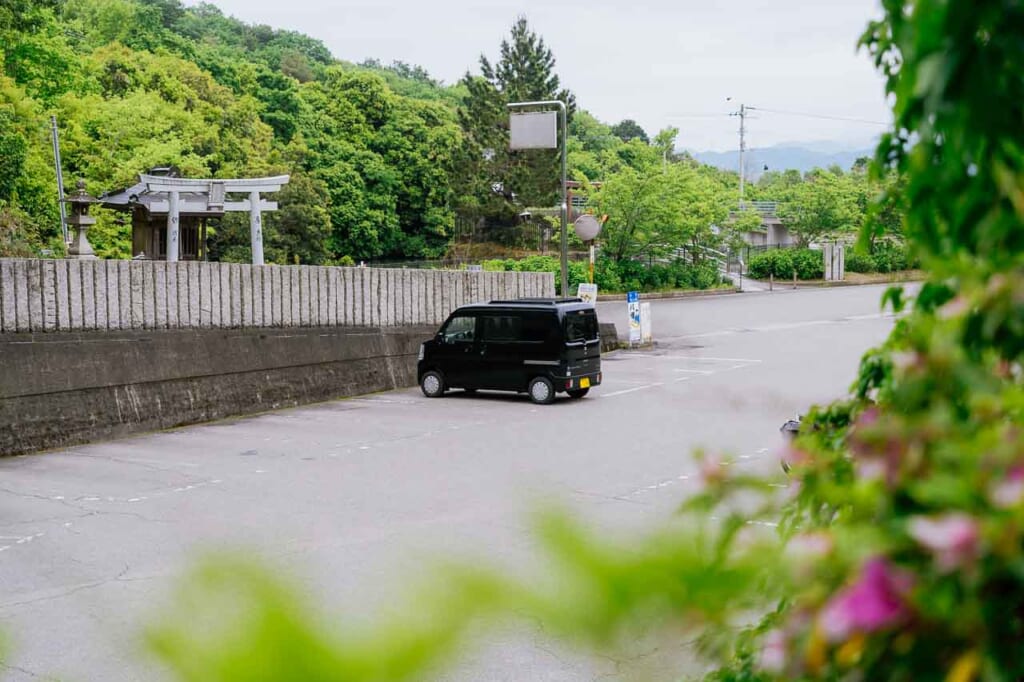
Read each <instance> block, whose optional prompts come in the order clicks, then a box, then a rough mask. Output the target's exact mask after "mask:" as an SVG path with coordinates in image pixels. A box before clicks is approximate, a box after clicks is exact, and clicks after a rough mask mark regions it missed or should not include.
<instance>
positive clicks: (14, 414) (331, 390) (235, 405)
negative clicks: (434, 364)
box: [0, 326, 435, 455]
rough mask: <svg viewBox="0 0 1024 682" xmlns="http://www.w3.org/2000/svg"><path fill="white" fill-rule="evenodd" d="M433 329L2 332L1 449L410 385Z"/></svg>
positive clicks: (28, 448) (40, 446)
mask: <svg viewBox="0 0 1024 682" xmlns="http://www.w3.org/2000/svg"><path fill="white" fill-rule="evenodd" d="M434 331H435V327H434V326H413V327H404V328H401V329H396V328H379V329H373V328H362V329H353V328H348V329H340V328H336V329H291V330H282V329H261V330H220V329H206V330H181V331H168V330H163V331H119V332H108V333H105V334H96V333H81V334H76V333H61V332H55V333H50V334H5V335H3V336H0V455H10V454H18V453H22V452H30V451H33V450H40V449H45V448H52V447H58V446H65V445H71V444H75V443H81V442H86V441H91V440H99V439H104V438H110V437H116V436H121V435H125V434H129V433H133V432H139V431H152V430H157V429H163V428H169V427H173V426H179V425H183V424H191V423H196V422H202V421H209V420H213V419H220V418H223V417H228V416H232V415H243V414H251V413H254V412H260V411H263V410H270V409H275V408H279V407H287V406H293V405H299V404H303V403H310V402H316V401H321V400H329V399H332V398H339V397H345V396H353V395H359V394H362V393H369V392H373V391H382V390H387V389H392V388H397V387H402V386H412V385H415V384H416V373H415V369H416V354H417V351H418V349H419V344H420V342H421V341H423V340H424V339H426V338H429V337H430V336H431V334H433V333H434Z"/></svg>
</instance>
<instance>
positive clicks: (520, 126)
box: [508, 100, 569, 296]
mask: <svg viewBox="0 0 1024 682" xmlns="http://www.w3.org/2000/svg"><path fill="white" fill-rule="evenodd" d="M528 107H557V108H558V111H557V112H556V111H540V112H531V113H512V114H511V115H510V116H509V149H511V150H513V151H515V150H517V149H555V148H557V147H559V146H561V148H562V206H561V215H562V289H561V291H562V295H563V296H567V295H568V294H569V227H568V221H569V217H568V216H569V208H568V203H567V201H568V200H567V197H566V191H567V188H566V183H565V180H566V149H565V147H566V140H567V134H566V128H567V126H566V111H565V102H562V101H560V100H544V101H542V102H513V103H512V104H509V105H508V108H509V109H512V110H516V109H523V108H528ZM559 113H560V114H561V115H562V144H561V145H559V144H558V130H557V128H556V127H555V126H556V124H557V114H559Z"/></svg>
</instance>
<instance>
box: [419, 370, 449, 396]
mask: <svg viewBox="0 0 1024 682" xmlns="http://www.w3.org/2000/svg"><path fill="white" fill-rule="evenodd" d="M420 390H421V391H423V395H425V396H427V397H428V398H440V397H441V396H443V395H444V377H443V376H441V373H440V372H436V371H434V370H430V371H429V372H427V373H426V374H424V375H423V378H422V379H420Z"/></svg>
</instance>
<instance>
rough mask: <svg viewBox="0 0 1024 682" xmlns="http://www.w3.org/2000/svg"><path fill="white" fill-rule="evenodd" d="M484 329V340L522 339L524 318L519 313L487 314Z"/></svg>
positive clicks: (507, 340)
mask: <svg viewBox="0 0 1024 682" xmlns="http://www.w3.org/2000/svg"><path fill="white" fill-rule="evenodd" d="M483 320H484V325H483V330H482V332H481V333H482V335H483V337H482V338H483V340H484V341H499V342H500V341H505V342H509V341H521V340H522V333H523V318H522V317H520V316H519V315H485V316H484V318H483Z"/></svg>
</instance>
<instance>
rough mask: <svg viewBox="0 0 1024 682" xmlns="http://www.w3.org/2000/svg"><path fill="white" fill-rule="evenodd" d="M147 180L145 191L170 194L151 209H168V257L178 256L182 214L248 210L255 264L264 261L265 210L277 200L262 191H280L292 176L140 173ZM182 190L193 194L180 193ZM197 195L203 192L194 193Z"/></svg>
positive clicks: (271, 206) (274, 206)
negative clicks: (200, 176)
mask: <svg viewBox="0 0 1024 682" xmlns="http://www.w3.org/2000/svg"><path fill="white" fill-rule="evenodd" d="M139 178H140V179H141V180H142V182H144V183H145V184H146V191H147V192H150V193H155V192H161V193H166V194H167V203H166V205H165V204H163V202H158V203H154V204H152V205H151V207H150V210H153V211H161V210H166V211H167V260H168V261H176V260H178V251H179V247H178V222H179V215H180V214H181V213H182V212H184V213H190V212H209V211H211V210H213V211H216V210H217V209H220V210H221V211H222V212H224V213H231V212H237V211H248V212H249V236H250V238H251V240H252V264H253V265H263V217H262V215H261V213H262V211H276V210H277V202H276V201H264V200H263V199H262V198H261V197H260V192H277V191H279V190H280V189H281V186H282V185H285V184H287V183H288V180H289V178H290V176H287V175H278V176H275V177H272V178H245V179H237V180H198V179H195V178H171V177H164V176H160V175H140V176H139ZM182 192H186V193H188V194H189V195H190V196H189V197H186V198H184V201H182V198H181V197H180V194H181V193H182ZM243 193H244V194H248V195H249V198H248V199H243V200H241V201H230V200H228V198H227V195H228V194H243ZM194 195H202V197H201V198H200V197H195V196H194Z"/></svg>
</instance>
